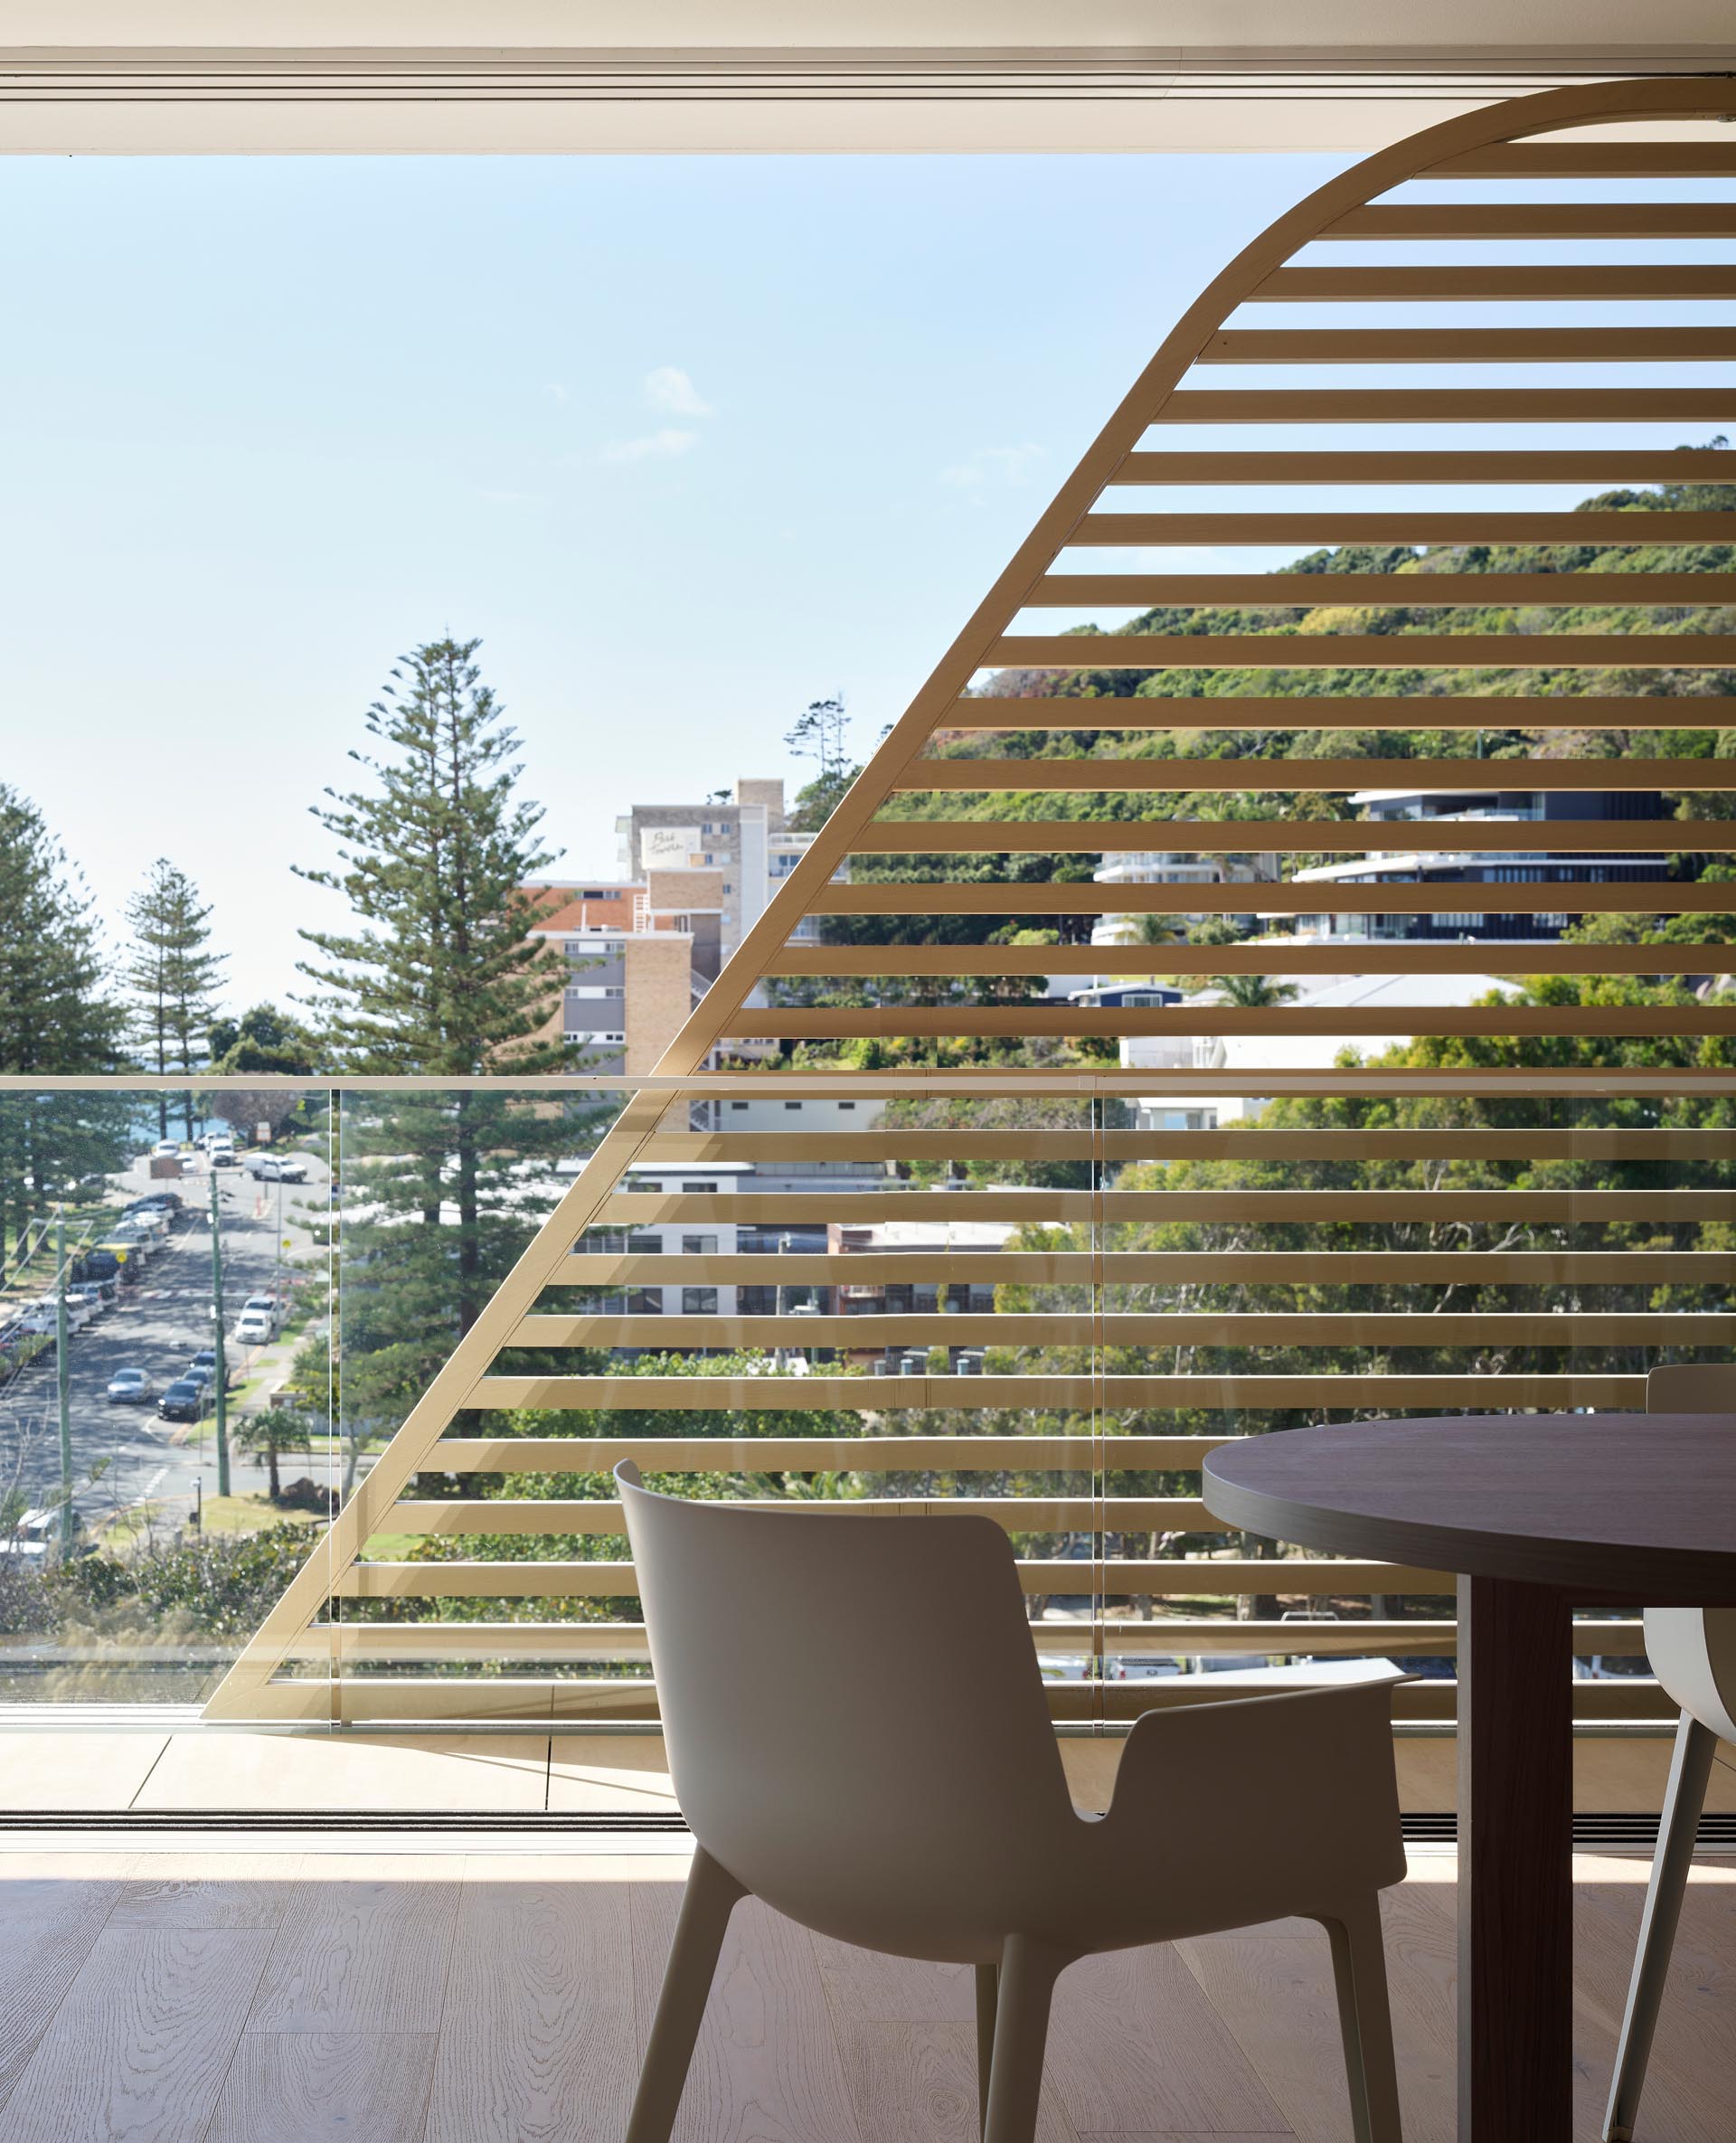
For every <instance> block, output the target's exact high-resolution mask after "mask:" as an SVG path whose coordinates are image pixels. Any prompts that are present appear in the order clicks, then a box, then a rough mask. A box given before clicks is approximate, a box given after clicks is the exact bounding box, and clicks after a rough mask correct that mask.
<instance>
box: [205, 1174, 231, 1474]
mask: <svg viewBox="0 0 1736 2143" xmlns="http://www.w3.org/2000/svg"><path fill="white" fill-rule="evenodd" d="M205 1166H206V1167H207V1168H208V1169H209V1170H210V1172H211V1306H212V1317H214V1319H215V1322H216V1326H217V1332H216V1337H215V1338H214V1339H213V1341H212V1351H213V1352H214V1354H215V1355H216V1356H217V1361H216V1364H215V1366H216V1371H217V1378H216V1385H215V1390H216V1392H217V1417H216V1423H215V1427H216V1430H217V1493H218V1495H220V1496H227V1495H228V1494H229V1393H228V1392H227V1391H226V1390H225V1389H224V1386H225V1385H226V1384H227V1383H228V1381H229V1373H228V1370H227V1367H226V1366H225V1364H224V1361H223V1228H222V1214H221V1213H220V1211H219V1207H218V1199H217V1167H216V1164H215V1163H214V1162H213V1161H212V1159H211V1158H210V1156H209V1155H207V1156H206V1160H205Z"/></svg>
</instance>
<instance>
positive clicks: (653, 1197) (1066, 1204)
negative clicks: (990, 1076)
mask: <svg viewBox="0 0 1736 2143" xmlns="http://www.w3.org/2000/svg"><path fill="white" fill-rule="evenodd" d="M1426 1195H1427V1198H1428V1204H1427V1205H1426V1206H1420V1205H1419V1204H1418V1193H1417V1191H1416V1190H1414V1189H1412V1190H1404V1191H1357V1190H1344V1191H1266V1190H1247V1191H1241V1190H1238V1191H1193V1190H1189V1191H1115V1190H1110V1191H1027V1190H1005V1191H967V1190H940V1191H912V1190H908V1189H906V1188H904V1187H903V1186H902V1185H892V1186H890V1187H889V1188H888V1189H886V1190H884V1191H826V1190H817V1191H805V1192H783V1191H778V1192H764V1191H732V1192H728V1193H719V1194H715V1195H711V1196H708V1195H707V1194H704V1193H703V1192H694V1193H688V1194H682V1193H680V1192H669V1193H663V1192H656V1191H637V1192H635V1191H627V1192H617V1193H616V1194H615V1195H614V1196H613V1197H611V1198H610V1199H609V1201H608V1202H607V1204H604V1206H603V1207H602V1208H601V1209H600V1211H599V1214H598V1220H599V1223H609V1222H613V1223H616V1224H618V1225H621V1224H630V1225H641V1224H643V1223H646V1222H650V1221H740V1222H741V1223H744V1224H745V1223H750V1222H757V1223H769V1222H786V1223H787V1222H789V1221H792V1220H794V1221H798V1222H799V1221H801V1220H802V1219H803V1216H804V1215H806V1214H808V1213H812V1215H813V1216H814V1220H813V1222H811V1223H807V1224H810V1225H811V1224H815V1223H819V1224H824V1223H826V1222H827V1221H838V1222H844V1221H880V1220H888V1221H905V1220H937V1221H948V1220H998V1221H1009V1222H1011V1221H1080V1222H1088V1223H1091V1222H1104V1223H1111V1224H1113V1223H1118V1222H1126V1221H1146V1220H1178V1221H1208V1220H1238V1221H1250V1220H1251V1221H1259V1220H1269V1221H1300V1220H1320V1219H1330V1220H1340V1221H1350V1222H1358V1221H1420V1222H1421V1223H1423V1224H1424V1225H1428V1224H1430V1223H1433V1222H1435V1221H1438V1220H1443V1221H1445V1220H1457V1221H1473V1220H1475V1221H1488V1220H1492V1221H1499V1222H1500V1223H1502V1224H1503V1225H1504V1226H1505V1225H1509V1224H1519V1223H1527V1222H1533V1221H1535V1222H1556V1221H1561V1222H1580V1221H1599V1222H1601V1221H1645V1222H1648V1223H1650V1222H1664V1221H1697V1222H1705V1221H1736V1191H1665V1190H1646V1191H1574V1190H1524V1191H1492V1190H1482V1191H1458V1190H1446V1191H1441V1190H1431V1191H1429V1192H1428V1193H1427V1194H1426Z"/></svg>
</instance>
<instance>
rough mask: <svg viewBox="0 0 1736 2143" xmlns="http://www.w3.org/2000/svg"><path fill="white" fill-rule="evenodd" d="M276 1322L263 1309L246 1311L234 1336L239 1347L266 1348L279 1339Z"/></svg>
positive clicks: (237, 1322) (237, 1325) (236, 1327)
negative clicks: (268, 1344) (269, 1343)
mask: <svg viewBox="0 0 1736 2143" xmlns="http://www.w3.org/2000/svg"><path fill="white" fill-rule="evenodd" d="M275 1324H276V1320H275V1319H274V1318H272V1317H269V1316H268V1315H267V1313H266V1312H265V1311H264V1310H262V1309H244V1310H243V1311H242V1312H241V1316H240V1317H237V1318H236V1320H235V1330H234V1333H233V1335H232V1336H233V1338H234V1340H235V1343H236V1345H238V1346H264V1345H266V1344H267V1343H268V1342H269V1341H270V1340H273V1339H275V1338H276V1337H277V1332H276V1329H275Z"/></svg>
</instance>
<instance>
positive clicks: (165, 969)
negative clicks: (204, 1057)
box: [122, 855, 225, 1138]
mask: <svg viewBox="0 0 1736 2143" xmlns="http://www.w3.org/2000/svg"><path fill="white" fill-rule="evenodd" d="M211 913H212V911H211V909H210V907H209V905H208V904H206V903H204V902H201V900H200V898H199V889H198V887H197V886H196V885H195V884H194V883H193V880H192V879H191V878H189V877H188V876H187V874H186V873H185V872H184V871H182V870H179V869H177V868H176V866H175V864H172V863H171V862H170V861H169V859H168V858H167V856H165V855H159V856H158V857H157V859H156V862H155V863H154V864H152V865H151V867H150V869H149V870H148V871H147V872H146V874H145V883H144V885H143V886H142V887H141V888H140V889H139V891H138V892H136V893H135V894H134V895H133V897H132V898H131V900H129V901H128V902H127V927H128V928H129V929H130V930H131V931H132V934H133V941H132V947H131V950H130V952H129V953H128V955H127V964H126V968H125V970H124V972H123V976H122V979H123V981H124V982H125V985H126V987H127V990H128V992H129V993H130V995H131V997H132V1001H133V1015H134V1034H135V1037H136V1039H137V1042H138V1043H140V1044H141V1046H142V1047H143V1049H144V1052H145V1059H146V1062H147V1063H148V1064H149V1065H150V1066H151V1068H152V1069H153V1070H154V1071H155V1072H157V1074H158V1075H159V1076H162V1075H164V1074H165V1073H167V1072H191V1071H192V1070H193V1067H194V1064H195V1062H196V1061H197V1058H196V1054H195V1053H196V1051H197V1049H198V1047H199V1045H200V1043H202V1042H203V1040H204V1038H205V1035H206V1033H207V1031H208V1030H209V1028H210V1025H211V1020H212V1013H213V1012H214V1010H215V1009H216V1006H215V1002H214V1000H215V997H216V993H217V989H218V987H219V985H220V984H221V982H222V971H223V967H224V964H225V963H224V956H223V955H222V953H219V952H213V951H212V949H211ZM184 1119H185V1122H186V1129H187V1137H188V1138H192V1137H193V1095H192V1093H191V1092H189V1093H188V1094H187V1095H186V1096H185V1098H184ZM156 1124H157V1135H158V1136H159V1137H160V1138H167V1137H168V1132H169V1097H168V1095H167V1093H166V1092H159V1093H158V1095H157V1098H156Z"/></svg>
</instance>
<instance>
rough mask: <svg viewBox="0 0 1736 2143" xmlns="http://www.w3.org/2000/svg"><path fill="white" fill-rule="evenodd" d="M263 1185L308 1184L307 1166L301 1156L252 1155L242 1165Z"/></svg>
mask: <svg viewBox="0 0 1736 2143" xmlns="http://www.w3.org/2000/svg"><path fill="white" fill-rule="evenodd" d="M241 1166H242V1167H243V1168H245V1169H246V1170H247V1172H248V1174H249V1175H256V1176H258V1177H259V1181H260V1182H261V1183H306V1182H307V1162H306V1161H304V1160H303V1159H302V1157H301V1156H300V1155H299V1154H262V1153H250V1154H249V1155H248V1156H247V1158H246V1159H245V1160H244V1161H243V1162H242V1163H241Z"/></svg>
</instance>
